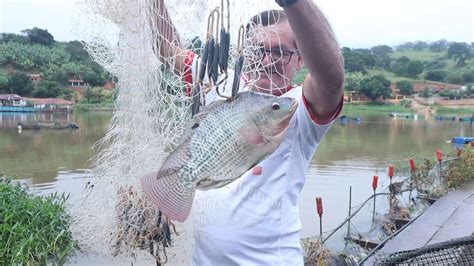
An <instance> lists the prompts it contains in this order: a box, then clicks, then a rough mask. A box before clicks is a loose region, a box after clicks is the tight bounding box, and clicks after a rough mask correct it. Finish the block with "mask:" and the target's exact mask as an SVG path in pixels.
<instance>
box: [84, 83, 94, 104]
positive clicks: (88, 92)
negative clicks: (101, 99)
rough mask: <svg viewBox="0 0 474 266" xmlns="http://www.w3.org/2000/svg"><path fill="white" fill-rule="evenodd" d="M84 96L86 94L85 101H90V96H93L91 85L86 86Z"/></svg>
mask: <svg viewBox="0 0 474 266" xmlns="http://www.w3.org/2000/svg"><path fill="white" fill-rule="evenodd" d="M84 96H86V99H87V103H91V98H92V97H93V96H94V94H93V93H92V88H91V87H87V89H86V93H85V95H84Z"/></svg>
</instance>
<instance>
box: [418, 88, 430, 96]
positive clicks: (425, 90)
mask: <svg viewBox="0 0 474 266" xmlns="http://www.w3.org/2000/svg"><path fill="white" fill-rule="evenodd" d="M431 94H432V93H431V90H430V89H428V88H425V89H424V90H423V91H422V92H421V93H420V97H422V98H430V97H431Z"/></svg>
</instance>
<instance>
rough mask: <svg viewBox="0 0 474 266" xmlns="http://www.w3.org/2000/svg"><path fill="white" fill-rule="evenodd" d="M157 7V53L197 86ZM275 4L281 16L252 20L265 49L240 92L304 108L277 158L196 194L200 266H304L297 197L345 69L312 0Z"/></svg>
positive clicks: (337, 104)
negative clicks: (301, 73)
mask: <svg viewBox="0 0 474 266" xmlns="http://www.w3.org/2000/svg"><path fill="white" fill-rule="evenodd" d="M158 1H159V2H158V6H159V7H160V8H161V10H163V12H164V13H163V14H161V15H162V16H161V17H162V18H165V20H160V19H158V21H157V23H158V25H157V27H158V30H159V31H160V32H161V33H166V34H165V35H164V38H162V39H159V40H158V45H159V47H160V48H161V49H160V51H159V54H158V55H159V57H160V58H166V57H170V56H172V55H176V54H177V57H176V62H175V64H174V65H172V66H171V67H173V68H174V70H175V71H176V72H177V73H187V75H186V77H185V79H186V80H187V81H188V82H190V83H192V82H193V81H194V80H193V79H194V78H195V77H193V75H191V73H196V71H195V70H196V66H197V65H198V64H197V60H194V59H195V58H194V54H192V53H191V52H189V51H186V50H184V49H183V48H181V47H180V46H179V41H175V40H179V38H178V36H177V33H176V31H175V30H174V27H173V26H172V25H171V24H169V23H167V22H166V21H168V20H167V18H168V17H167V13H166V10H165V9H164V4H163V0H158ZM276 2H277V3H278V4H279V5H280V6H282V7H283V10H284V11H275V10H273V11H267V12H264V13H262V14H260V15H258V16H256V17H254V18H253V19H252V21H254V22H258V23H259V24H260V25H257V26H256V27H253V28H254V30H255V32H256V34H254V35H253V36H254V37H250V40H249V41H250V42H253V45H254V46H257V47H259V46H260V47H261V49H260V50H261V54H260V55H259V57H257V58H258V59H260V61H261V62H254V63H255V64H254V65H255V67H257V68H258V70H257V71H255V72H253V74H255V73H256V74H257V75H256V76H254V78H253V79H252V77H249V76H248V75H247V77H245V76H244V77H243V78H244V79H245V80H247V82H246V83H244V86H245V88H243V89H244V90H254V91H259V92H262V93H271V94H274V95H284V96H286V97H294V98H296V99H298V100H299V101H300V105H299V107H298V109H297V111H296V113H295V115H294V117H293V118H292V120H291V121H290V124H289V126H288V129H287V133H286V136H285V138H284V140H283V142H282V143H281V145H280V146H279V147H278V148H277V150H276V151H275V152H274V153H273V154H271V155H270V156H269V157H268V158H266V159H265V160H263V161H262V162H260V163H259V164H258V165H257V166H255V167H254V168H253V169H251V170H249V171H248V172H247V173H246V174H244V175H243V176H242V177H241V178H239V179H238V180H236V181H234V182H233V183H231V184H229V185H227V186H225V187H222V188H220V189H215V190H209V191H198V192H197V194H196V200H195V205H194V207H193V213H194V238H195V243H194V251H193V260H192V263H193V264H195V265H303V256H302V251H301V246H300V240H299V239H300V236H299V231H300V229H301V224H300V220H299V213H298V196H299V193H300V192H301V189H302V187H303V185H304V181H305V177H306V174H305V171H306V169H307V168H308V166H309V163H310V160H311V158H312V157H313V154H314V152H315V151H316V148H317V146H318V144H319V142H320V141H321V139H322V137H323V136H324V134H325V133H326V132H327V130H328V129H329V128H330V126H331V124H332V121H333V120H334V119H335V118H336V117H337V116H338V114H339V113H340V111H341V109H342V99H343V98H342V95H343V82H344V66H343V58H342V55H341V53H340V50H339V47H338V45H337V42H336V40H335V38H334V35H333V32H332V30H331V28H330V26H329V24H328V22H327V20H326V18H325V17H324V15H323V14H322V13H321V11H320V10H319V9H318V8H317V7H316V6H315V5H314V4H313V3H312V2H311V0H286V1H284V0H277V1H276ZM275 17H278V18H279V19H271V18H275ZM303 60H304V63H305V65H306V67H307V69H308V72H309V74H308V76H307V77H306V78H305V80H304V83H303V84H302V86H293V85H292V81H293V79H294V77H295V73H296V72H297V71H298V70H300V69H301V67H302V66H303ZM250 73H252V72H250ZM255 77H256V78H255ZM249 80H250V82H248V81H249Z"/></svg>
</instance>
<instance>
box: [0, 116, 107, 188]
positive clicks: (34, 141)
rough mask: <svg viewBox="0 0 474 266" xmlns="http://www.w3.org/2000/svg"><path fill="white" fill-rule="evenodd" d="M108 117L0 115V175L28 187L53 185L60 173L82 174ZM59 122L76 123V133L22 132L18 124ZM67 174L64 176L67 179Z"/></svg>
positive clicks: (69, 131) (74, 131)
mask: <svg viewBox="0 0 474 266" xmlns="http://www.w3.org/2000/svg"><path fill="white" fill-rule="evenodd" d="M111 116H112V114H111V113H74V114H64V113H53V114H51V113H38V114H34V113H0V172H1V173H3V174H6V175H8V176H13V177H17V178H23V179H28V180H31V183H32V184H44V183H51V182H54V181H55V180H56V179H57V177H58V176H59V175H63V174H62V172H61V171H63V172H64V171H67V172H68V173H77V172H84V171H85V170H84V169H87V168H88V165H89V159H90V158H91V156H93V154H94V151H93V150H92V149H91V147H92V146H93V144H94V143H95V142H96V141H97V140H99V139H100V138H102V137H103V136H104V132H105V128H106V126H107V123H108V122H109V121H110V118H111ZM33 121H60V122H68V123H73V122H74V123H76V124H78V125H79V129H77V130H39V131H36V130H23V131H22V132H21V133H18V132H17V123H18V122H33ZM67 175H68V174H66V176H67Z"/></svg>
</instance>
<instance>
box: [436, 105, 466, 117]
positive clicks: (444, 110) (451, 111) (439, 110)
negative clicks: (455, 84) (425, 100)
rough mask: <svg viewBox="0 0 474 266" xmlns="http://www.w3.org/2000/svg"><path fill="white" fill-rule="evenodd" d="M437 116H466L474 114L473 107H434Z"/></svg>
mask: <svg viewBox="0 0 474 266" xmlns="http://www.w3.org/2000/svg"><path fill="white" fill-rule="evenodd" d="M433 109H435V110H436V114H437V115H466V116H471V115H473V114H474V107H471V108H449V107H444V106H434V107H433Z"/></svg>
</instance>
